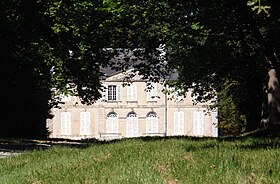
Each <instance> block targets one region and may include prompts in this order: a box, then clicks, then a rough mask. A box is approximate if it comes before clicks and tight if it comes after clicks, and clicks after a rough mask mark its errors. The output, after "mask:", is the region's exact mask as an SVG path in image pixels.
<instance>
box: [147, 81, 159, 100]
mask: <svg viewBox="0 0 280 184" xmlns="http://www.w3.org/2000/svg"><path fill="white" fill-rule="evenodd" d="M147 100H148V101H157V86H156V85H155V84H153V85H152V86H151V89H149V91H148V92H147Z"/></svg>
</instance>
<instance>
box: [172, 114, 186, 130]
mask: <svg viewBox="0 0 280 184" xmlns="http://www.w3.org/2000/svg"><path fill="white" fill-rule="evenodd" d="M184 128H185V127H184V112H183V111H175V112H174V135H184V134H185V131H184Z"/></svg>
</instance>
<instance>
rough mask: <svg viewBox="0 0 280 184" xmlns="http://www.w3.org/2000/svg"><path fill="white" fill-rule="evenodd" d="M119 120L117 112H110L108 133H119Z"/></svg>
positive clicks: (107, 122) (107, 125)
mask: <svg viewBox="0 0 280 184" xmlns="http://www.w3.org/2000/svg"><path fill="white" fill-rule="evenodd" d="M118 132H119V122H118V116H117V114H115V113H112V114H110V115H109V116H108V117H107V120H106V133H118Z"/></svg>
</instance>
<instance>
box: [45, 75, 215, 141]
mask: <svg viewBox="0 0 280 184" xmlns="http://www.w3.org/2000/svg"><path fill="white" fill-rule="evenodd" d="M125 76H126V74H125V73H114V74H112V75H110V76H108V77H107V78H106V79H105V80H104V81H103V85H104V86H105V87H106V90H105V91H104V92H103V97H102V99H100V100H98V101H97V102H96V103H94V104H92V105H83V104H82V103H81V102H80V101H79V99H78V98H77V97H73V96H68V97H64V98H63V99H62V100H63V101H64V104H63V105H61V108H54V109H52V114H53V115H54V118H53V119H51V120H49V121H48V123H47V126H48V129H49V131H50V137H51V138H69V139H85V138H96V139H105V140H109V139H117V138H126V137H139V136H176V135H178V136H179V135H183V136H207V137H217V136H218V129H217V123H218V120H217V118H216V117H217V112H210V113H206V112H205V111H206V108H205V106H204V105H203V104H197V105H193V101H192V97H191V93H190V92H188V93H187V94H186V95H185V97H183V96H180V95H178V94H177V93H176V91H175V92H173V93H172V94H169V95H167V94H166V93H164V92H163V89H164V86H163V85H162V84H160V83H153V84H152V86H153V87H152V88H147V84H146V82H145V81H143V80H141V79H140V78H139V77H137V76H135V77H134V78H133V79H132V81H133V82H132V83H131V84H130V85H123V79H124V77H125Z"/></svg>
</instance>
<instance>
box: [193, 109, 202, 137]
mask: <svg viewBox="0 0 280 184" xmlns="http://www.w3.org/2000/svg"><path fill="white" fill-rule="evenodd" d="M193 116H194V119H193V133H194V135H195V136H203V134H204V113H203V112H199V111H196V112H194V114H193Z"/></svg>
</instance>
